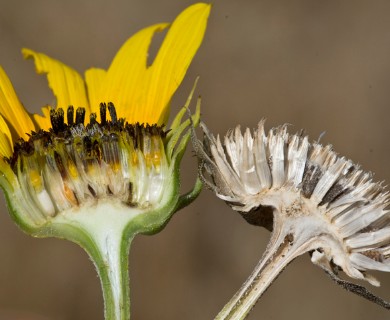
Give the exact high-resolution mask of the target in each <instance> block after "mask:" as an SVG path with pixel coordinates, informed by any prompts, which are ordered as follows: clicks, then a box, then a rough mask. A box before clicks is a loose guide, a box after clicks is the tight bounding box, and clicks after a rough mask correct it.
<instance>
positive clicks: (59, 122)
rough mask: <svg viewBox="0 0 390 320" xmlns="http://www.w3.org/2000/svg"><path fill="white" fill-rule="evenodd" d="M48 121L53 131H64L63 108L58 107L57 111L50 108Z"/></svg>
mask: <svg viewBox="0 0 390 320" xmlns="http://www.w3.org/2000/svg"><path fill="white" fill-rule="evenodd" d="M50 122H51V126H52V128H53V131H54V133H58V132H61V131H64V110H62V108H58V110H57V111H55V110H54V109H51V110H50Z"/></svg>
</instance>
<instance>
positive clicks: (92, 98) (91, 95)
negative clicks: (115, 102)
mask: <svg viewBox="0 0 390 320" xmlns="http://www.w3.org/2000/svg"><path fill="white" fill-rule="evenodd" d="M106 75H107V72H106V71H105V70H103V69H98V68H91V69H88V70H87V71H86V72H85V83H86V84H87V91H88V100H89V105H90V108H91V113H92V112H94V113H96V114H97V115H98V119H99V117H100V114H99V110H100V109H99V105H100V103H101V102H110V101H105V100H102V99H103V97H102V94H103V92H102V89H103V86H104V84H105V80H106Z"/></svg>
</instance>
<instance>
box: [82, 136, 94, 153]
mask: <svg viewBox="0 0 390 320" xmlns="http://www.w3.org/2000/svg"><path fill="white" fill-rule="evenodd" d="M83 144H84V149H85V153H86V154H87V156H88V157H90V156H91V153H92V140H91V138H90V137H89V136H85V137H84V139H83Z"/></svg>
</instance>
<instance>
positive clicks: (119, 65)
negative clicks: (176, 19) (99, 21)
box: [101, 23, 168, 122]
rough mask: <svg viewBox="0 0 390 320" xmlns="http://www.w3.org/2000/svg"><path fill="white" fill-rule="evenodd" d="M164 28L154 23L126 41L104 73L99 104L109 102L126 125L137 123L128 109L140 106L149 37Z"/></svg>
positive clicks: (164, 25) (163, 25) (165, 25)
mask: <svg viewBox="0 0 390 320" xmlns="http://www.w3.org/2000/svg"><path fill="white" fill-rule="evenodd" d="M166 27H168V24H166V23H164V24H156V25H153V26H150V27H148V28H145V29H143V30H141V31H139V32H137V33H136V34H135V35H133V36H132V37H131V38H130V39H128V40H127V41H126V42H125V44H124V45H123V46H122V47H121V49H120V50H119V51H118V53H117V54H116V56H115V58H114V60H113V61H112V63H111V65H110V68H109V69H108V72H107V79H106V85H105V90H104V94H103V96H102V98H101V102H110V101H111V102H113V103H114V104H115V106H116V109H117V111H118V114H119V116H120V117H126V119H127V120H128V121H129V122H135V121H138V120H137V119H135V118H134V117H130V115H131V114H133V113H132V112H131V111H130V110H133V109H138V108H141V107H143V106H142V105H141V101H140V97H142V96H143V95H144V91H145V89H146V88H145V76H146V71H147V70H146V69H147V66H146V63H147V57H148V49H149V45H150V42H151V40H152V37H153V35H154V34H155V33H156V32H158V31H161V30H163V29H164V28H166Z"/></svg>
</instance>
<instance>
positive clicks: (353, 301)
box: [0, 0, 390, 320]
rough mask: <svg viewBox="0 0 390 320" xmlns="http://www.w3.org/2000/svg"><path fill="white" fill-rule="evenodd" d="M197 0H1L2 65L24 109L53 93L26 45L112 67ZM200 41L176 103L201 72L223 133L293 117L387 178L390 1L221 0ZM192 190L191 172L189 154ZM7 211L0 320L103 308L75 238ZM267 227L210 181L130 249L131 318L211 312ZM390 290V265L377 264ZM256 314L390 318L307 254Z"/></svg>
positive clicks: (84, 64)
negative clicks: (144, 34) (142, 34)
mask: <svg viewBox="0 0 390 320" xmlns="http://www.w3.org/2000/svg"><path fill="white" fill-rule="evenodd" d="M191 3H192V1H179V0H164V1H162V0H146V1H145V0H142V1H141V0H133V1H132V0H114V1H104V0H94V1H86V0H84V1H75V0H68V1H58V0H51V1H48V0H46V1H45V0H35V1H20V0H14V1H8V0H0V45H1V49H0V64H1V65H2V66H3V67H4V68H5V70H6V71H7V73H8V74H9V76H10V77H11V80H12V82H13V84H14V86H15V88H16V90H17V92H18V94H19V96H20V98H21V100H22V101H23V103H24V104H25V106H26V107H27V108H28V109H29V110H30V111H38V110H39V108H40V107H41V106H43V105H45V104H46V103H53V101H54V98H53V96H52V94H51V92H50V91H49V90H48V88H47V84H46V79H45V77H43V76H37V75H35V73H34V68H33V64H32V62H31V61H28V62H25V61H23V60H22V56H21V54H20V49H21V48H22V47H29V48H32V49H34V50H37V51H42V52H45V53H47V54H48V55H50V56H52V57H55V58H57V59H59V60H61V61H63V62H65V63H67V64H68V65H70V66H73V67H74V68H75V69H77V70H78V71H80V72H84V70H86V69H87V68H89V67H91V66H97V67H104V68H106V67H108V65H109V63H110V61H111V59H112V57H113V56H114V54H115V52H116V51H117V49H118V48H119V47H120V46H121V44H122V43H123V42H124V41H125V40H126V39H127V38H128V37H129V36H130V35H132V34H133V33H134V32H136V31H137V30H139V29H140V28H142V27H145V26H148V25H150V24H153V23H156V22H163V21H172V20H173V18H174V17H175V16H176V15H177V14H178V13H179V12H180V11H181V10H182V9H184V8H185V7H186V6H188V5H189V4H191ZM213 3H214V7H213V10H212V15H211V17H210V23H209V27H208V30H207V34H206V37H205V40H204V43H203V45H202V47H201V49H200V51H199V53H198V55H197V56H196V58H195V60H194V63H193V64H192V66H191V68H190V70H189V72H188V74H187V77H186V81H185V82H184V84H183V86H182V87H181V89H180V91H179V92H178V94H177V95H176V96H175V99H174V101H173V104H172V106H173V110H172V111H173V113H175V112H176V111H177V110H178V108H179V107H180V106H181V105H182V104H183V103H184V101H185V98H186V96H187V94H188V92H189V90H190V88H191V86H192V83H193V81H194V79H195V77H196V76H197V75H200V76H201V80H200V84H199V86H198V93H200V94H201V95H202V98H203V106H202V108H203V109H202V112H203V120H204V121H206V122H207V124H208V126H209V127H210V128H211V129H212V131H213V132H215V133H217V132H219V133H225V132H226V130H227V129H229V128H231V127H233V126H235V125H236V124H237V123H240V124H241V125H242V126H249V127H252V128H253V127H255V126H256V124H257V122H258V121H259V120H260V119H261V118H262V117H266V118H267V119H268V121H267V124H268V127H271V126H275V125H279V124H283V123H286V122H287V123H291V124H292V125H293V126H292V127H291V130H292V131H295V130H299V129H301V128H305V129H306V130H307V133H308V134H309V135H310V137H311V138H312V139H313V140H314V139H317V138H318V137H319V135H320V134H321V133H322V132H326V135H325V136H324V138H322V141H323V143H332V144H333V145H334V147H335V149H336V150H337V151H338V152H339V153H341V154H343V155H345V156H347V157H349V158H351V159H353V160H354V161H355V162H357V163H360V164H361V165H362V166H363V168H365V169H366V170H371V171H373V172H375V173H376V176H375V177H376V179H378V180H383V179H384V180H386V181H390V168H389V157H390V142H389V141H388V140H389V139H388V137H389V136H390V124H389V116H390V19H389V16H390V2H389V1H386V0H384V1H379V0H377V1H333V0H332V1H313V0H307V1H289V0H285V1H271V0H269V1H266V0H263V1H260V0H256V1H255V0H253V1H249V0H246V1H239V0H225V1H222V0H215V1H214V2H213ZM184 162H185V164H184V166H183V179H184V183H183V189H186V188H189V187H190V186H191V183H192V181H193V180H194V178H195V167H196V162H195V159H194V158H193V157H192V155H191V153H190V152H189V153H188V154H187V157H186V158H185V161H184ZM1 211H2V212H1V213H2V215H1V218H0V320H5V319H7V320H16V319H18V320H22V319H23V320H27V319H29V320H47V319H53V320H70V319H72V320H81V319H103V301H102V298H101V290H100V283H99V281H98V278H97V276H96V274H95V271H94V269H93V266H92V263H91V262H90V261H89V259H88V258H87V256H86V254H85V253H84V252H83V251H82V250H81V249H80V248H78V247H77V246H76V245H74V244H72V243H68V242H65V241H61V240H56V239H43V240H42V239H32V238H30V237H29V236H27V235H25V234H23V233H22V232H21V231H19V230H18V228H17V227H16V226H15V225H14V224H13V222H12V221H11V219H10V218H9V216H8V215H7V214H6V209H5V206H4V201H2V202H1ZM267 239H268V232H267V231H265V230H262V229H258V228H255V227H253V226H250V225H248V224H246V223H245V221H244V220H243V219H242V218H241V217H239V215H238V214H236V213H234V212H233V211H232V210H231V209H230V208H228V207H227V206H226V205H225V204H224V203H223V202H221V201H219V200H217V199H216V198H215V197H214V196H213V195H212V194H211V193H210V192H209V191H207V190H206V191H204V192H203V193H202V195H201V196H200V198H199V199H198V201H197V202H196V203H195V204H193V205H192V206H191V207H189V208H187V209H185V210H183V211H181V212H180V213H178V214H177V215H176V216H175V217H174V218H173V219H172V221H171V222H170V223H169V224H168V226H167V227H166V228H165V230H163V231H162V232H161V233H159V234H157V235H155V236H152V237H147V236H139V237H138V238H136V240H135V242H134V244H133V247H132V251H131V261H130V264H131V284H132V293H131V295H132V314H133V318H132V319H142V320H149V319H159V320H165V319H189V320H190V319H193V320H199V319H201V320H203V319H213V317H214V316H215V315H216V314H217V313H218V311H219V310H220V309H221V308H222V306H223V305H224V304H225V303H226V302H227V301H228V299H229V298H230V297H231V296H232V295H233V294H234V292H235V291H236V290H237V289H238V288H239V286H240V284H241V283H242V282H243V281H244V280H245V279H246V277H247V276H248V275H249V273H250V271H251V270H252V268H253V267H254V266H255V264H256V262H257V261H258V259H259V258H260V256H261V253H262V252H263V250H264V248H265V245H266V243H267ZM378 276H379V277H380V279H381V281H382V287H381V288H379V289H373V290H374V291H375V292H376V293H377V294H379V295H381V296H382V297H384V298H387V299H390V275H386V274H378ZM249 318H250V319H275V320H276V319H302V320H305V319H318V320H325V319H333V320H346V319H354V320H363V319H389V318H390V313H389V312H387V311H385V310H382V309H381V308H379V307H377V306H376V305H374V304H371V303H369V302H366V301H365V300H363V299H362V298H359V297H357V296H355V295H353V294H351V293H348V292H346V291H344V290H342V289H341V288H340V287H338V286H336V285H335V284H333V282H331V281H330V280H329V279H328V278H327V276H326V275H325V274H324V273H323V272H322V271H321V270H319V269H318V268H316V267H315V266H313V265H312V264H311V263H310V261H309V257H308V256H303V257H301V258H299V259H297V260H296V261H295V262H293V263H292V264H291V265H290V266H289V267H288V268H287V269H286V271H285V272H284V273H283V274H282V276H280V277H279V278H278V279H277V281H276V282H275V283H274V285H273V286H272V287H271V288H270V289H269V290H268V291H267V292H266V294H265V295H264V297H263V298H262V299H261V301H260V302H259V303H258V304H257V306H256V307H255V310H254V311H253V313H252V314H251V316H250V317H249Z"/></svg>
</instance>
